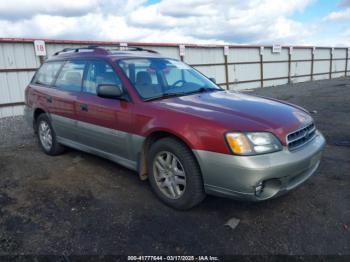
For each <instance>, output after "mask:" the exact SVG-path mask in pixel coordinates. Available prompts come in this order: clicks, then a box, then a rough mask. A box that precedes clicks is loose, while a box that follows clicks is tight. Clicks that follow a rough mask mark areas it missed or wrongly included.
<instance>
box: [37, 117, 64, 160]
mask: <svg viewBox="0 0 350 262" xmlns="http://www.w3.org/2000/svg"><path fill="white" fill-rule="evenodd" d="M36 130H37V135H38V140H39V145H40V147H41V149H42V150H43V151H44V152H45V153H46V154H48V155H50V156H55V155H59V154H61V153H62V152H63V151H64V148H63V146H61V145H60V144H59V143H58V142H57V138H56V133H55V131H54V130H53V128H52V125H51V122H50V119H49V118H48V116H47V115H46V114H41V115H40V116H39V117H38V119H37V120H36Z"/></svg>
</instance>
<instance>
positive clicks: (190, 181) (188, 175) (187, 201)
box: [147, 137, 205, 210]
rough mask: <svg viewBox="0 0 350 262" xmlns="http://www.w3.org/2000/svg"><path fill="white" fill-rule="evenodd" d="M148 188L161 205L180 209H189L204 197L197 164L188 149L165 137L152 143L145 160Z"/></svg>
mask: <svg viewBox="0 0 350 262" xmlns="http://www.w3.org/2000/svg"><path fill="white" fill-rule="evenodd" d="M147 163H148V164H147V171H148V176H149V181H150V184H151V187H152V189H153V191H154V192H155V194H156V195H157V196H158V198H159V199H160V200H161V201H163V202H164V203H165V204H167V205H169V206H171V207H173V208H176V209H180V210H186V209H190V208H191V207H193V206H195V205H197V204H199V203H200V202H202V201H203V199H204V198H205V192H204V186H203V179H202V174H201V171H200V168H199V166H198V163H197V161H196V159H195V157H194V155H193V153H192V152H191V150H189V149H188V147H187V146H186V145H185V144H183V143H182V142H180V141H179V140H177V139H175V138H172V137H166V138H162V139H159V140H158V141H156V142H155V143H154V144H153V145H152V146H151V148H150V151H149V154H148V158H147Z"/></svg>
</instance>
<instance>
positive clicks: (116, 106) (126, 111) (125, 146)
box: [75, 60, 133, 159]
mask: <svg viewBox="0 0 350 262" xmlns="http://www.w3.org/2000/svg"><path fill="white" fill-rule="evenodd" d="M101 84H112V85H121V82H120V79H119V77H118V76H117V75H116V73H115V72H114V70H113V68H112V67H111V66H110V65H109V64H108V63H107V62H105V61H103V60H91V61H90V62H89V63H88V67H87V71H86V73H85V78H84V81H83V90H82V93H81V94H80V95H79V97H78V98H77V100H76V105H75V110H76V112H77V116H78V118H77V119H78V123H77V126H78V130H79V131H78V138H77V139H78V142H79V143H81V144H83V145H86V146H88V147H90V148H92V149H94V150H99V151H100V153H102V154H110V155H114V156H118V157H121V158H123V159H130V148H129V144H130V143H129V142H130V140H131V138H130V137H131V134H130V133H129V132H128V129H129V128H128V127H130V126H131V125H132V121H133V119H132V115H131V112H130V111H131V110H130V109H131V105H130V103H129V102H127V101H123V100H118V99H107V98H101V97H98V96H97V93H96V92H97V86H98V85H101Z"/></svg>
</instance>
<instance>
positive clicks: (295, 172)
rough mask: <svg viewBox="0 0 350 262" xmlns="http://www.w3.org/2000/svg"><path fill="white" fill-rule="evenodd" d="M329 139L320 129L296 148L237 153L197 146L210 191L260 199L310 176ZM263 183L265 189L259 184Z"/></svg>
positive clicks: (206, 184)
mask: <svg viewBox="0 0 350 262" xmlns="http://www.w3.org/2000/svg"><path fill="white" fill-rule="evenodd" d="M325 143H326V141H325V139H324V137H323V136H322V134H321V133H320V132H318V131H317V134H316V136H315V138H313V139H312V140H311V141H309V142H308V143H307V144H305V145H304V146H303V147H302V148H300V149H299V150H297V151H293V152H291V151H289V150H288V149H287V148H284V149H283V150H282V151H279V152H275V153H270V154H264V155H256V156H235V155H227V154H220V153H215V152H209V151H204V150H194V151H193V152H194V154H195V155H196V157H197V159H198V162H199V165H200V168H201V171H202V174H203V180H204V187H205V191H206V192H207V193H208V194H214V195H219V196H225V197H231V198H236V199H242V200H251V201H260V200H265V199H269V198H273V197H276V196H278V195H281V194H283V193H286V192H288V191H290V190H292V189H293V188H295V187H297V186H299V185H300V184H302V183H303V182H305V181H306V180H307V179H308V178H309V177H311V176H312V175H313V174H314V173H315V171H316V169H317V167H318V165H319V163H320V159H321V154H322V149H323V147H324V145H325ZM261 183H262V184H263V190H262V192H258V193H257V192H256V188H257V187H258V185H259V184H260V185H261Z"/></svg>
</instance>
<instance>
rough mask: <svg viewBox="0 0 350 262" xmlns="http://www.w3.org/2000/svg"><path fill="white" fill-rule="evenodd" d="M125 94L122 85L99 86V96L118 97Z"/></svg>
mask: <svg viewBox="0 0 350 262" xmlns="http://www.w3.org/2000/svg"><path fill="white" fill-rule="evenodd" d="M122 95H123V89H122V87H121V86H120V85H110V84H102V85H98V86H97V96H99V97H103V98H112V99H118V98H121V96H122Z"/></svg>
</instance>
